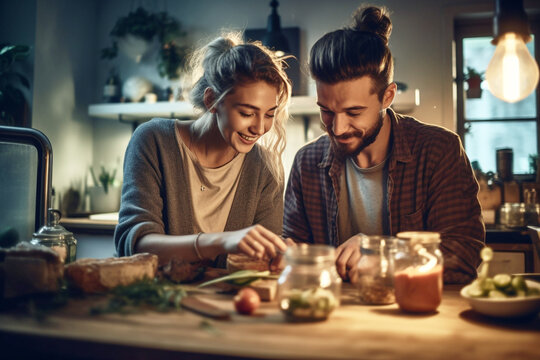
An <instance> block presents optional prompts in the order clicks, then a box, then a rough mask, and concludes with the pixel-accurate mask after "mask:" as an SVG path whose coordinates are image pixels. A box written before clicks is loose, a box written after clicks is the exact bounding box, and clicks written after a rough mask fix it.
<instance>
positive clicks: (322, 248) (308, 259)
mask: <svg viewBox="0 0 540 360" xmlns="http://www.w3.org/2000/svg"><path fill="white" fill-rule="evenodd" d="M334 257H335V249H334V247H333V246H329V245H319V244H317V245H311V244H310V245H308V244H297V245H296V246H291V247H289V248H288V249H287V250H286V251H285V258H286V259H287V261H290V262H293V263H295V264H302V265H308V264H322V263H325V262H331V263H333V262H334Z"/></svg>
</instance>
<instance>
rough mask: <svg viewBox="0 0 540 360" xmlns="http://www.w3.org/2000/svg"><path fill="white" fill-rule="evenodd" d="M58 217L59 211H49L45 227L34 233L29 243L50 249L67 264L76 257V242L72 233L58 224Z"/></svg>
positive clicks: (59, 215)
mask: <svg viewBox="0 0 540 360" xmlns="http://www.w3.org/2000/svg"><path fill="white" fill-rule="evenodd" d="M60 217H61V214H60V211H58V210H56V209H49V211H48V221H47V225H45V226H43V227H42V228H41V229H39V231H38V232H36V233H34V235H33V238H32V240H31V241H30V243H31V244H34V245H44V246H47V247H49V248H51V249H52V250H54V251H55V252H56V253H57V254H58V255H59V256H60V259H61V260H62V261H63V262H65V263H66V264H68V263H70V262H73V261H75V258H76V256H77V240H76V239H75V238H74V237H73V233H71V232H69V231H67V230H66V229H65V228H64V227H63V226H62V225H59V224H58V222H59V221H60Z"/></svg>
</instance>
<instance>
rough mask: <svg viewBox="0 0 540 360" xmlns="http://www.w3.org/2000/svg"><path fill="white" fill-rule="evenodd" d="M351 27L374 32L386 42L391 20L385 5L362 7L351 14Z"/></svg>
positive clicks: (390, 31) (390, 29)
mask: <svg viewBox="0 0 540 360" xmlns="http://www.w3.org/2000/svg"><path fill="white" fill-rule="evenodd" d="M352 29H353V30H357V31H365V32H371V33H374V34H376V35H378V36H379V37H381V39H383V40H384V42H385V44H388V39H389V38H390V34H391V33H392V21H390V16H389V12H388V10H387V9H386V8H385V7H376V6H369V7H362V8H359V9H358V10H356V12H355V13H354V15H353V24H352Z"/></svg>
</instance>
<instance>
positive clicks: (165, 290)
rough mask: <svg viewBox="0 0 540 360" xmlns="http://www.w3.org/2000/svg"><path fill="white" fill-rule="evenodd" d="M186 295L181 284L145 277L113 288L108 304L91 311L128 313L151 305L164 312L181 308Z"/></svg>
mask: <svg viewBox="0 0 540 360" xmlns="http://www.w3.org/2000/svg"><path fill="white" fill-rule="evenodd" d="M186 295H187V292H186V290H185V289H184V288H183V287H182V286H181V285H176V284H172V283H169V282H165V281H163V280H158V279H153V280H151V279H145V280H141V281H138V282H135V283H133V284H131V285H128V286H118V287H116V288H114V289H112V290H111V291H110V299H109V301H108V302H107V304H106V305H104V306H95V307H93V308H91V309H90V313H91V314H93V315H99V314H106V313H121V314H128V313H133V312H137V311H138V310H140V309H141V308H144V307H151V308H153V309H155V310H158V311H162V312H167V311H171V310H179V309H180V302H181V301H182V298H183V297H184V296H186Z"/></svg>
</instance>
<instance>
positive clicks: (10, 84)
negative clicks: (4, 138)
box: [0, 44, 30, 127]
mask: <svg viewBox="0 0 540 360" xmlns="http://www.w3.org/2000/svg"><path fill="white" fill-rule="evenodd" d="M29 53H30V47H29V46H25V45H4V44H0V125H9V126H26V127H29V126H30V116H29V113H30V110H29V107H28V101H27V100H26V97H25V95H24V92H23V89H24V88H26V89H29V88H30V82H29V81H28V79H27V78H26V76H25V75H24V74H22V73H20V72H19V71H17V70H16V69H15V68H14V67H15V66H14V65H15V64H16V63H17V62H19V61H21V60H23V59H25V58H26V57H27V56H28V54H29Z"/></svg>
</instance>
